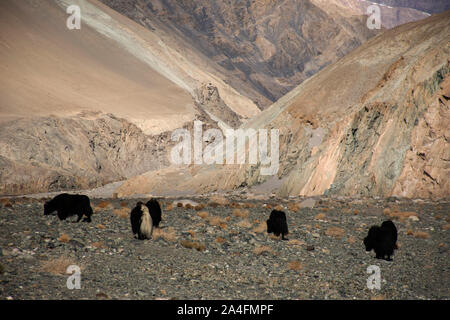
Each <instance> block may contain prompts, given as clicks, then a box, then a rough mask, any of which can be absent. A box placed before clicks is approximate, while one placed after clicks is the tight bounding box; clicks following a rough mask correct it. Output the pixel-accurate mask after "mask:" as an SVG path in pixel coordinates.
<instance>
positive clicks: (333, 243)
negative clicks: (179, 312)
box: [0, 198, 450, 300]
mask: <svg viewBox="0 0 450 320" xmlns="http://www.w3.org/2000/svg"><path fill="white" fill-rule="evenodd" d="M191 200H193V201H197V202H198V203H199V204H202V203H203V204H206V206H205V207H204V208H199V207H197V208H196V209H197V210H196V209H195V208H190V206H189V205H187V208H186V207H177V206H176V204H175V206H173V208H171V207H172V206H171V205H170V204H171V203H172V202H173V201H174V199H162V200H161V202H162V204H163V221H162V223H161V227H162V228H161V229H160V230H157V231H155V232H154V239H152V240H147V241H139V240H137V239H134V238H133V236H132V234H131V227H130V222H129V219H128V213H129V211H130V209H131V208H132V207H133V206H134V204H135V203H136V201H137V200H136V199H133V200H126V199H123V200H120V199H114V200H111V199H104V200H102V199H94V200H92V204H93V207H94V211H95V214H94V216H93V222H92V223H90V224H89V223H81V222H80V223H78V224H77V223H73V221H74V219H75V217H72V219H71V221H69V220H67V221H59V220H58V219H57V217H56V216H44V215H43V203H44V199H42V200H38V199H30V198H20V199H19V198H16V199H3V200H1V204H0V249H1V250H0V299H3V300H4V299H449V297H450V294H449V288H450V283H449V279H450V277H449V275H450V273H449V270H450V268H449V263H448V262H449V249H448V244H449V231H448V229H449V227H450V225H449V223H450V215H449V213H450V206H449V205H450V202H449V201H441V202H427V201H420V200H415V201H410V200H408V201H405V200H399V199H394V198H392V199H385V200H381V199H364V200H354V199H353V200H352V199H346V198H337V199H331V198H316V199H314V201H312V200H310V201H307V202H306V203H305V202H303V203H302V201H303V200H302V199H290V200H289V201H288V200H281V199H276V198H270V199H268V200H256V199H253V200H248V199H227V201H222V200H223V199H222V200H220V199H219V200H217V199H216V200H215V202H216V203H222V204H220V205H215V204H211V203H209V204H208V202H209V201H210V200H209V199H206V198H203V199H191ZM233 203H241V205H240V206H241V208H240V209H239V208H236V207H239V205H236V204H234V205H233ZM185 204H186V203H185ZM191 204H192V205H196V203H191ZM276 205H283V206H284V207H285V212H286V213H287V217H288V224H289V228H290V234H289V236H288V238H289V241H281V240H279V239H276V238H274V237H271V236H268V234H267V233H266V232H265V228H264V221H265V220H266V219H267V218H268V215H269V213H270V207H271V206H272V207H274V206H276ZM236 209H237V210H236ZM246 210H248V212H247V211H246ZM205 212H206V213H205ZM389 215H390V216H391V218H392V219H394V222H395V223H396V225H397V228H398V231H399V239H398V243H399V249H398V250H397V251H396V252H395V255H394V258H393V261H392V262H388V261H384V260H377V259H375V253H374V252H366V251H365V249H364V246H363V243H362V240H363V238H364V237H365V236H366V234H367V230H368V228H369V227H370V226H372V225H375V224H380V223H381V222H382V221H383V220H385V219H387V218H388V216H389ZM190 247H194V248H190ZM71 264H75V265H78V266H79V267H80V268H81V289H79V290H76V289H75V290H69V289H68V288H67V285H66V283H67V278H68V277H69V275H67V274H66V268H67V266H69V265H71ZM371 265H376V266H379V267H380V270H381V279H382V280H381V289H380V290H369V289H368V288H367V279H368V277H369V276H370V274H368V273H367V268H368V267H369V266H371Z"/></svg>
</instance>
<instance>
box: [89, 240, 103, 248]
mask: <svg viewBox="0 0 450 320" xmlns="http://www.w3.org/2000/svg"><path fill="white" fill-rule="evenodd" d="M91 247H93V248H97V249H103V248H106V246H105V244H104V243H103V242H101V241H97V242H92V243H91Z"/></svg>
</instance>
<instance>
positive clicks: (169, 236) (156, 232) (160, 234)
mask: <svg viewBox="0 0 450 320" xmlns="http://www.w3.org/2000/svg"><path fill="white" fill-rule="evenodd" d="M159 238H163V239H164V240H165V241H167V242H174V241H176V240H177V235H176V233H175V229H174V228H173V227H169V228H167V231H165V230H164V229H161V228H154V229H153V234H152V239H153V240H158V239H159Z"/></svg>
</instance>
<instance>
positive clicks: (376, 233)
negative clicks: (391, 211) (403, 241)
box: [364, 220, 398, 261]
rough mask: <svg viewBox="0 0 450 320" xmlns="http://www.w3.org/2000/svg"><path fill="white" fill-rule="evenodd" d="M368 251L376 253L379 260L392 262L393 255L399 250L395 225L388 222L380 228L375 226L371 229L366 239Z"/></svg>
mask: <svg viewBox="0 0 450 320" xmlns="http://www.w3.org/2000/svg"><path fill="white" fill-rule="evenodd" d="M364 245H365V246H366V251H371V250H372V249H373V250H374V251H375V253H376V258H377V259H385V260H387V261H391V260H392V259H391V255H393V254H394V249H397V248H398V247H397V228H396V227H395V224H394V223H393V222H392V221H390V220H388V221H384V222H383V223H382V224H381V227H379V226H373V227H371V228H370V229H369V234H368V235H367V237H365V238H364Z"/></svg>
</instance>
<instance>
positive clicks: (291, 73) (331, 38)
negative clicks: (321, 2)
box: [102, 0, 376, 109]
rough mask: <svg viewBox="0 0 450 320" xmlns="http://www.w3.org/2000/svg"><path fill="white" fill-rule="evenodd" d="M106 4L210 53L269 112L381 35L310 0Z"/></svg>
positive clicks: (107, 0)
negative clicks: (291, 92)
mask: <svg viewBox="0 0 450 320" xmlns="http://www.w3.org/2000/svg"><path fill="white" fill-rule="evenodd" d="M102 2H103V3H105V4H107V5H109V6H110V7H111V8H113V9H115V10H116V11H118V12H120V13H122V14H124V15H126V16H128V17H129V18H131V19H133V20H134V21H136V22H138V23H140V24H141V25H143V26H145V27H147V28H148V29H150V30H154V32H165V34H166V36H167V39H168V38H172V39H174V38H176V39H175V40H172V42H174V43H185V44H184V45H183V47H185V48H191V50H193V51H197V52H198V51H199V52H201V53H202V54H204V55H205V56H206V57H207V58H208V60H209V61H210V63H209V65H210V67H211V68H213V69H214V70H216V72H215V73H216V74H219V75H220V76H221V77H224V78H225V79H226V82H227V83H229V84H230V85H231V86H232V87H233V88H235V89H236V90H237V91H239V92H240V93H241V94H243V95H245V96H247V97H249V98H251V99H252V101H254V102H255V103H256V104H257V105H258V106H259V107H260V108H261V109H264V108H266V107H267V106H269V105H270V104H271V103H272V102H274V101H276V100H277V99H278V98H280V97H281V96H282V95H283V94H285V93H287V92H288V91H289V90H291V89H292V88H294V87H295V86H296V85H298V84H300V83H301V82H302V81H304V80H305V79H307V78H308V77H310V76H311V75H313V74H314V73H316V72H317V71H319V70H320V69H322V68H323V67H324V66H326V65H328V64H330V63H332V62H335V61H337V60H338V59H339V58H341V57H343V56H344V55H345V54H346V53H348V52H350V51H351V50H353V49H354V48H356V47H357V46H359V45H360V44H361V43H364V42H365V41H366V40H367V39H369V38H370V37H372V36H374V35H375V34H376V31H373V30H369V29H368V28H367V26H366V18H365V17H362V16H358V15H357V14H355V15H345V16H343V15H342V12H341V11H335V12H327V11H325V10H323V9H322V8H320V7H318V6H317V5H315V4H314V2H313V1H310V0H300V1H299V0H282V1H278V0H277V1H275V0H270V1H254V0H245V1H237V0H227V1H222V0H220V1H218V0H213V1H176V0H164V1H161V0H156V1H144V0H127V1H119V0H102ZM167 41H169V40H167Z"/></svg>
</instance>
